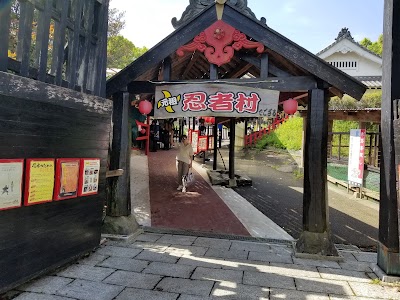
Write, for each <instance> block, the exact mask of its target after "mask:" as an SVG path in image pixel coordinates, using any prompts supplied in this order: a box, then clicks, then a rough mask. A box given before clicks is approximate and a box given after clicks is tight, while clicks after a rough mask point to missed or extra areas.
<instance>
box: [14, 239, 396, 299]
mask: <svg viewBox="0 0 400 300" xmlns="http://www.w3.org/2000/svg"><path fill="white" fill-rule="evenodd" d="M340 253H341V255H342V256H343V257H344V261H343V262H335V261H328V260H312V259H300V258H296V257H294V256H293V249H292V244H291V243H282V244H278V243H275V244H272V243H269V244H268V243H259V242H250V241H238V240H229V239H214V238H207V237H196V236H183V235H171V234H153V233H143V234H141V235H139V236H138V237H137V238H136V239H135V240H134V241H130V242H116V241H107V242H105V243H103V244H102V245H101V246H100V247H99V249H97V251H95V252H94V253H92V254H91V255H90V256H89V257H87V258H84V259H81V260H79V261H78V262H77V263H75V264H73V265H70V266H68V267H66V268H64V269H61V270H59V271H58V272H55V273H53V274H50V275H48V276H44V277H42V278H40V279H38V280H35V281H32V282H30V283H27V284H25V285H23V286H20V287H18V288H17V289H16V290H15V291H13V292H14V294H13V295H14V296H13V297H15V299H16V300H67V299H80V300H92V299H93V300H111V299H116V300H123V299H146V300H150V299H152V300H154V299H162V300H168V299H179V300H196V299H295V300H296V299H298V300H312V299H318V300H325V299H326V300H338V299H351V300H366V299H370V300H371V299H400V292H399V287H396V286H384V285H381V284H380V283H379V281H378V280H377V279H376V278H377V277H376V274H375V273H374V272H373V271H372V269H373V268H374V267H375V264H374V262H375V261H376V254H374V253H363V252H359V251H356V250H354V251H344V250H340Z"/></svg>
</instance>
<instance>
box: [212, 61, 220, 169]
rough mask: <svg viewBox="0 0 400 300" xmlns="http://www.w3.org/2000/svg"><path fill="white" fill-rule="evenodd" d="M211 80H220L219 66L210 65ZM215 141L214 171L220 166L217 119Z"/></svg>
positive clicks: (214, 130)
mask: <svg viewBox="0 0 400 300" xmlns="http://www.w3.org/2000/svg"><path fill="white" fill-rule="evenodd" d="M210 79H211V80H217V79H218V66H217V65H215V64H210ZM213 139H214V149H213V170H214V171H215V170H216V169H217V164H218V161H217V160H218V156H217V154H218V153H217V151H218V122H217V117H215V118H214V127H213Z"/></svg>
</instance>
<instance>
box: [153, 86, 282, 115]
mask: <svg viewBox="0 0 400 300" xmlns="http://www.w3.org/2000/svg"><path fill="white" fill-rule="evenodd" d="M155 97H156V98H155V107H154V117H155V118H160V119H169V118H177V117H202V116H213V117H270V118H275V116H276V113H277V109H278V101H279V91H274V90H267V89H259V88H252V87H247V86H239V85H228V84H215V83H209V84H175V85H173V84H170V85H158V86H157V87H156V96H155Z"/></svg>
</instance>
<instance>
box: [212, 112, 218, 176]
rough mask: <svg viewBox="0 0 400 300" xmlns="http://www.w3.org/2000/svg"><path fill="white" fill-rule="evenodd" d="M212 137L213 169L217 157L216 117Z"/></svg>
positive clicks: (215, 166) (214, 168)
mask: <svg viewBox="0 0 400 300" xmlns="http://www.w3.org/2000/svg"><path fill="white" fill-rule="evenodd" d="M213 139H214V145H213V146H214V152H213V170H214V171H215V170H216V169H217V164H218V162H217V159H218V156H217V154H218V123H217V118H215V122H214V127H213Z"/></svg>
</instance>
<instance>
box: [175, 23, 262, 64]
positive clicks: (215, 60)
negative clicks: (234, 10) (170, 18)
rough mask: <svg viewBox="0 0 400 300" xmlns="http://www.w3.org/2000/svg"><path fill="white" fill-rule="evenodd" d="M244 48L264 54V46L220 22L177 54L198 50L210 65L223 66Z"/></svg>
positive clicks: (181, 48)
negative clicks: (236, 52)
mask: <svg viewBox="0 0 400 300" xmlns="http://www.w3.org/2000/svg"><path fill="white" fill-rule="evenodd" d="M242 48H245V49H256V50H257V52H258V53H263V52H264V45H263V44H261V43H258V42H254V41H250V40H249V39H248V38H247V36H246V35H245V34H244V33H242V32H240V31H239V30H237V29H235V28H234V27H232V26H230V25H228V24H226V23H225V22H224V21H221V20H219V21H217V22H215V23H214V24H213V25H211V26H210V27H208V28H207V29H206V30H204V31H203V32H201V33H200V34H199V35H198V36H196V37H195V38H194V40H193V42H191V43H189V44H187V45H184V46H182V47H180V48H179V49H178V50H177V51H176V53H177V54H178V56H184V55H185V52H194V51H196V50H198V51H200V52H203V53H204V55H205V57H206V58H207V60H208V61H209V62H210V63H212V64H216V65H217V66H222V65H223V64H226V63H229V62H230V61H231V59H232V57H233V56H234V54H235V50H236V51H239V50H240V49H242Z"/></svg>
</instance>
